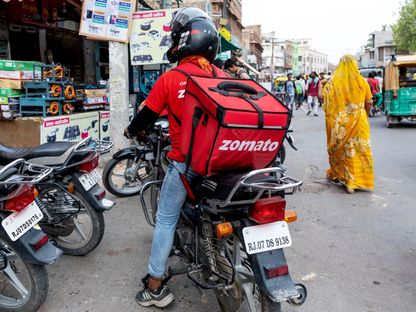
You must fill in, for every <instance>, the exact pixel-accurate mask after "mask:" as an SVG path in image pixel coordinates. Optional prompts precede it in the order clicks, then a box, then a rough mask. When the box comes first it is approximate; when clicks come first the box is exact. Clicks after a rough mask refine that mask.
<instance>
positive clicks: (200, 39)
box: [167, 8, 219, 63]
mask: <svg viewBox="0 0 416 312" xmlns="http://www.w3.org/2000/svg"><path fill="white" fill-rule="evenodd" d="M170 27H171V29H172V33H171V37H172V44H171V47H170V48H169V50H168V52H167V57H168V60H169V62H171V63H176V62H177V61H180V60H181V59H182V58H184V57H185V56H189V55H199V56H203V57H205V58H206V59H207V60H208V61H209V62H211V63H212V62H213V61H214V59H215V57H216V55H217V51H218V44H219V40H218V32H217V29H216V28H215V25H214V23H213V21H212V20H211V18H210V17H209V16H208V15H207V14H206V13H205V12H204V11H202V10H200V9H198V8H184V9H182V10H180V11H179V12H177V13H176V15H175V16H174V18H173V19H172V21H171V23H170Z"/></svg>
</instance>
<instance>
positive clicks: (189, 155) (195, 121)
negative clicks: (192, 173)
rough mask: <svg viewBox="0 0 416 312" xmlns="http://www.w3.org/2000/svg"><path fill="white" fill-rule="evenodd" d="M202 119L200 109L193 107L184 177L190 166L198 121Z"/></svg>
mask: <svg viewBox="0 0 416 312" xmlns="http://www.w3.org/2000/svg"><path fill="white" fill-rule="evenodd" d="M201 117H202V109H200V108H199V107H195V111H194V115H193V116H192V133H191V140H190V142H189V148H188V153H187V154H186V159H185V164H186V169H185V175H186V176H187V175H188V171H189V166H190V165H191V158H192V150H193V148H194V140H195V132H196V127H197V126H198V123H199V121H200V120H201Z"/></svg>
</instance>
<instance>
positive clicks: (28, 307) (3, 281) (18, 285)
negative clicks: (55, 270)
mask: <svg viewBox="0 0 416 312" xmlns="http://www.w3.org/2000/svg"><path fill="white" fill-rule="evenodd" d="M0 253H1V255H0V259H6V263H5V265H6V267H5V268H4V269H3V270H1V271H0V312H6V311H7V312H34V311H37V310H38V309H39V308H40V306H41V305H42V304H43V303H44V302H45V300H46V296H47V294H48V285H49V284H48V273H47V271H46V268H45V266H44V265H35V264H31V263H27V262H24V261H23V259H22V258H21V256H20V255H19V254H18V253H17V252H16V251H15V250H14V249H13V248H12V247H10V245H9V244H8V243H7V241H6V240H3V239H2V238H0Z"/></svg>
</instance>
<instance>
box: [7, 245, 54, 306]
mask: <svg viewBox="0 0 416 312" xmlns="http://www.w3.org/2000/svg"><path fill="white" fill-rule="evenodd" d="M1 241H2V239H0V244H1ZM6 244H7V243H6ZM8 248H9V247H8ZM13 251H14V253H15V254H16V257H17V258H19V260H20V262H21V263H22V264H23V265H24V266H25V268H26V270H27V273H28V277H29V278H30V284H31V287H30V289H28V290H29V293H30V295H29V299H28V300H27V301H26V302H24V303H22V305H16V306H11V305H10V304H9V305H5V304H4V303H3V302H2V300H1V299H0V312H35V311H37V310H38V309H39V308H40V307H41V306H42V304H43V303H44V302H45V300H46V296H47V295H48V288H49V280H48V273H47V271H46V267H45V266H44V265H37V264H31V263H27V262H24V261H23V260H22V258H21V256H20V255H19V254H18V253H17V252H16V251H15V250H13ZM17 269H19V268H17ZM21 270H22V269H20V270H19V271H21ZM20 273H21V272H20ZM3 274H4V273H3ZM4 289H5V288H4V287H3V288H2V290H1V291H0V295H3V294H2V293H1V292H2V291H4Z"/></svg>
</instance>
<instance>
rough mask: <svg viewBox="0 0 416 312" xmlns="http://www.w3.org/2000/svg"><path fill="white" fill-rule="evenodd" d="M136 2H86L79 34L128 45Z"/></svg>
mask: <svg viewBox="0 0 416 312" xmlns="http://www.w3.org/2000/svg"><path fill="white" fill-rule="evenodd" d="M135 7H136V0H84V1H83V4H82V14H81V24H80V28H79V34H80V35H83V36H87V37H89V38H92V39H100V40H112V41H119V42H124V43H127V42H128V40H129V30H130V24H131V17H132V14H133V12H134V10H135Z"/></svg>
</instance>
